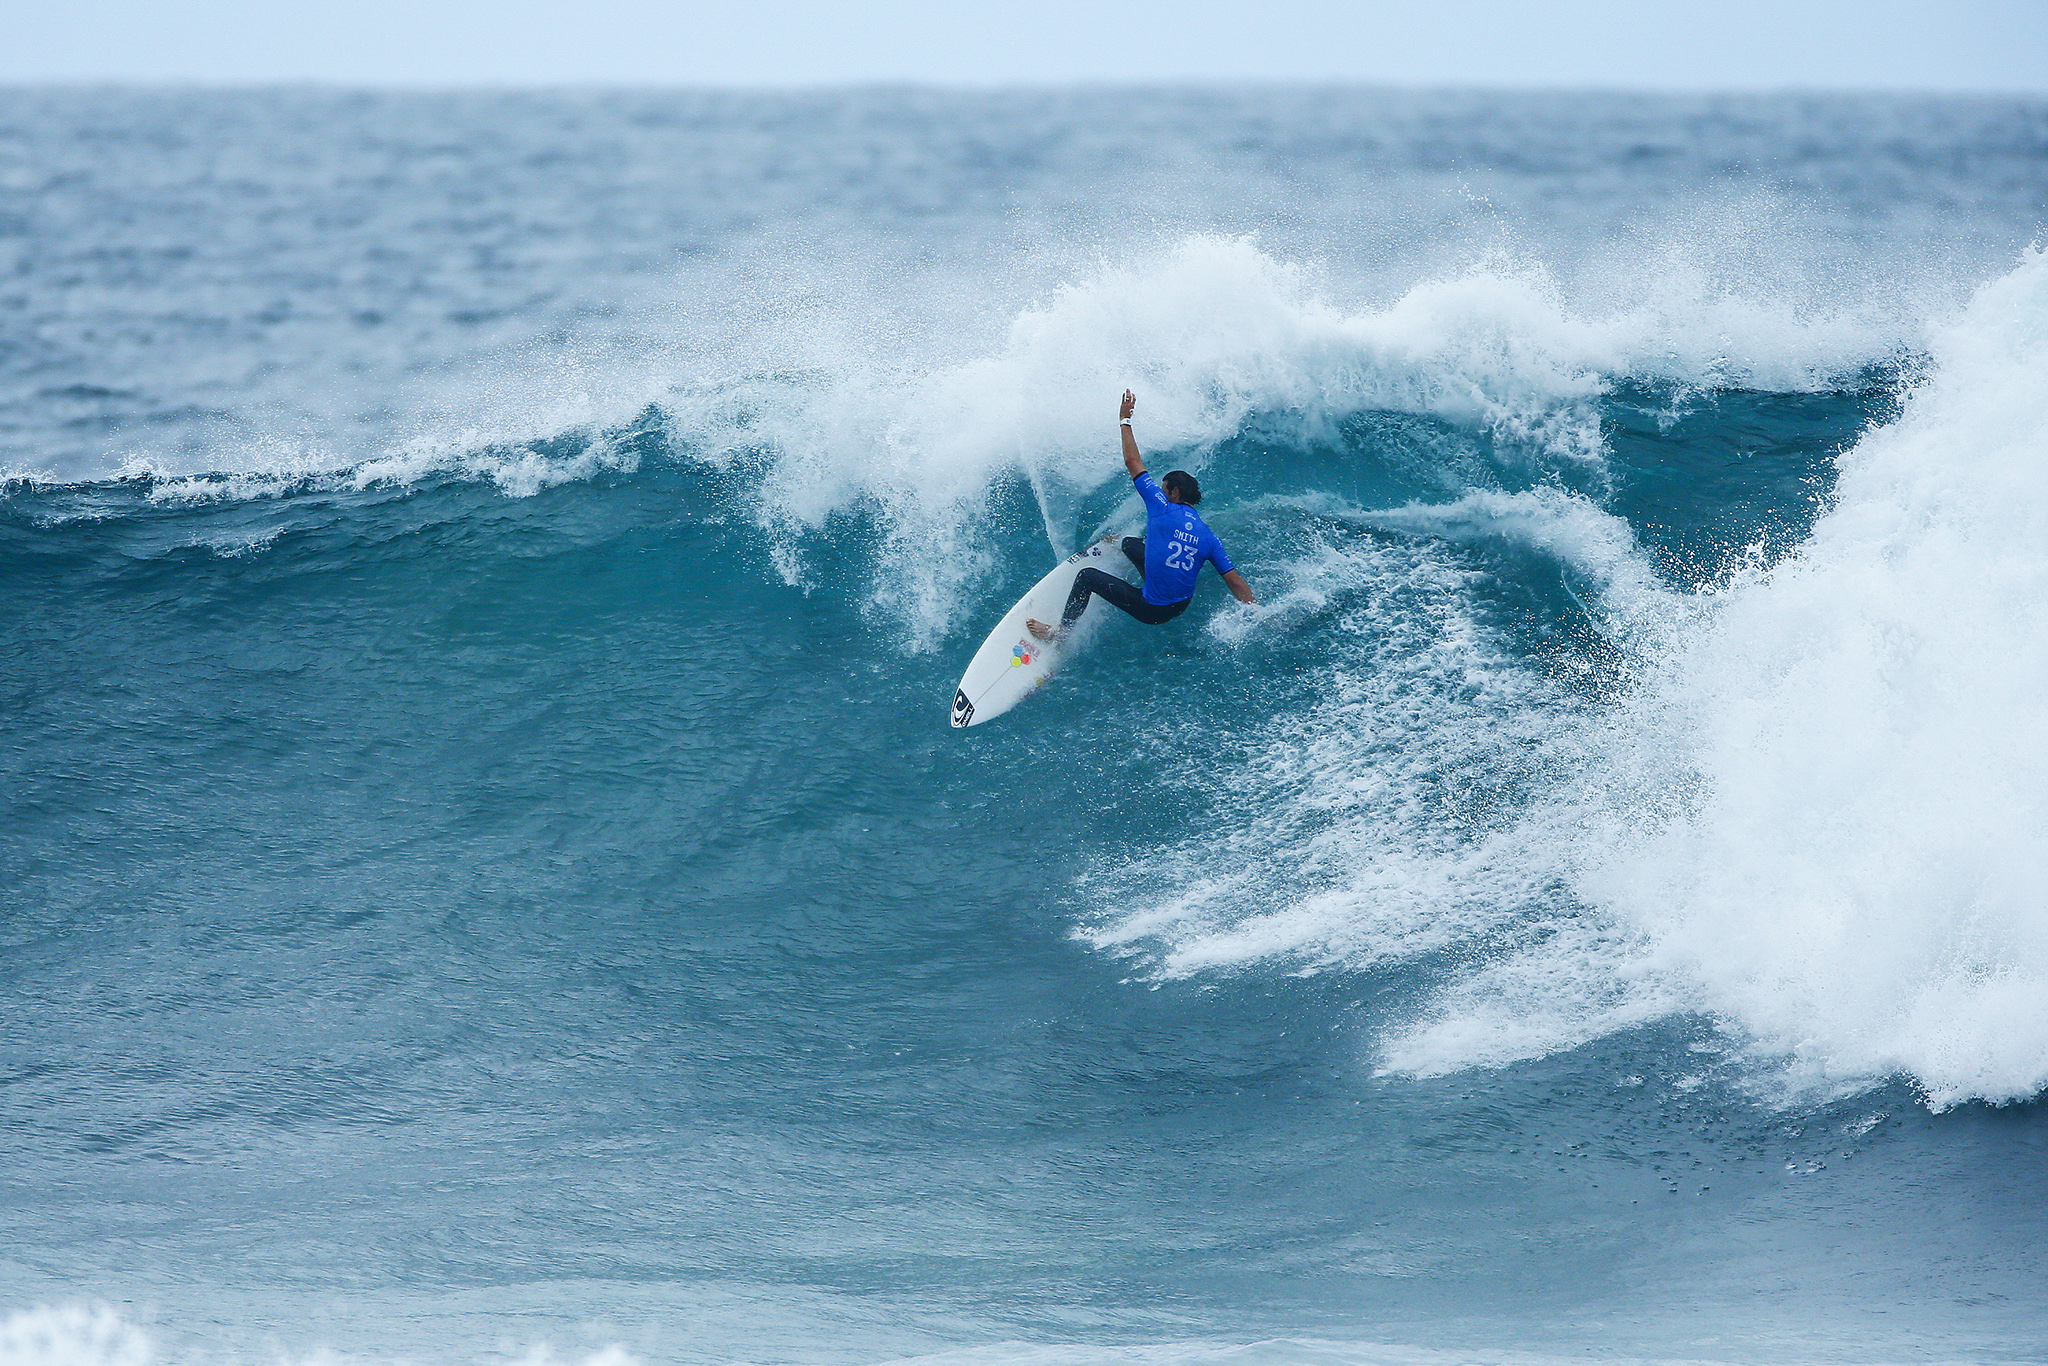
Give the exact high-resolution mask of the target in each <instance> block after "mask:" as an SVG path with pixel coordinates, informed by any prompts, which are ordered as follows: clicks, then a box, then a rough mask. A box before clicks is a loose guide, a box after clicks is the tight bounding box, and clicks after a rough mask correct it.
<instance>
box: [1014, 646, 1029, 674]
mask: <svg viewBox="0 0 2048 1366" xmlns="http://www.w3.org/2000/svg"><path fill="white" fill-rule="evenodd" d="M1030 662H1031V647H1030V646H1028V645H1026V644H1025V643H1024V642H1023V641H1021V640H1020V641H1018V642H1017V643H1016V644H1015V645H1012V646H1011V647H1010V667H1011V668H1013V669H1015V668H1017V667H1019V666H1021V665H1025V664H1029V663H1030Z"/></svg>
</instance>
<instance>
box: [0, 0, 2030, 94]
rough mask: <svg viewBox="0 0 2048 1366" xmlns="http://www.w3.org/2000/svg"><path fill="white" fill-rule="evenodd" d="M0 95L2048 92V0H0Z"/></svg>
mask: <svg viewBox="0 0 2048 1366" xmlns="http://www.w3.org/2000/svg"><path fill="white" fill-rule="evenodd" d="M0 35H4V40H0V81H5V82H23V81H29V82H39V81H98V80H116V81H202V82H210V83H215V82H227V83H242V82H271V81H304V80H313V81H327V82H340V83H365V84H401V85H491V84H593V83H595V84H632V85H727V86H762V85H765V86H791V85H810V84H821V83H832V84H837V83H847V82H871V81H915V82H921V83H931V84H940V85H970V86H978V85H993V84H1037V83H1064V82H1090V83H1095V82H1130V83H1139V82H1151V81H1174V80H1254V81H1303V80H1307V81H1316V80H1344V81H1361V82H1370V83H1391V84H1401V85H1509V86H1562V87H1583V86H1599V87H1631V88H1652V89H1679V90H1699V89H1743V90H1754V89H1783V88H1812V89H1843V88H1850V89H1859V88H1862V89H1901V90H1941V91H2028V92H2048V0H1912V2H1910V3H1909V2H1908V0H1714V2H1713V3H1704V2H1703V0H1663V2H1662V3H1659V0H1639V2H1638V3H1633V4H1619V3H1614V2H1613V0H1550V2H1549V3H1545V2H1544V0H1354V2H1353V3H1342V2H1341V0H1030V2H1029V3H1013V4H987V3H968V2H960V3H943V2H942V0H881V2H880V3H869V4H848V3H833V2H832V0H723V2H721V3H694V2H693V3H673V0H670V2H667V3H664V0H578V2H577V3H567V2H566V0H322V3H304V2H303V0H179V2H178V3H176V4H172V3H168V2H167V0H0Z"/></svg>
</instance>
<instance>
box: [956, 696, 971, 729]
mask: <svg viewBox="0 0 2048 1366" xmlns="http://www.w3.org/2000/svg"><path fill="white" fill-rule="evenodd" d="M973 720H974V704H973V703H972V702H970V701H968V700H967V691H966V689H964V688H955V689H953V724H954V725H956V726H964V725H967V724H969V723H970V722H972V721H973Z"/></svg>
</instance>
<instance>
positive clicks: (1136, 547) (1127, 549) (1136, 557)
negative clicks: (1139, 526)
mask: <svg viewBox="0 0 2048 1366" xmlns="http://www.w3.org/2000/svg"><path fill="white" fill-rule="evenodd" d="M1119 548H1120V549H1121V550H1122V551H1123V552H1124V558H1125V559H1127V560H1129V561H1130V562H1131V563H1132V564H1134V565H1136V566H1138V572H1139V573H1140V574H1142V573H1144V572H1145V538H1144V537H1143V536H1126V537H1124V539H1123V544H1122V546H1121V547H1119Z"/></svg>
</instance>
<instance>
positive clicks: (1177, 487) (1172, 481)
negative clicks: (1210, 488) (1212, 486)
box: [1159, 470, 1202, 507]
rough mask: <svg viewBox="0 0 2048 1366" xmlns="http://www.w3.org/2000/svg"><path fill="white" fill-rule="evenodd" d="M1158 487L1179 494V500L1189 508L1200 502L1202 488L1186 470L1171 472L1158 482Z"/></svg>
mask: <svg viewBox="0 0 2048 1366" xmlns="http://www.w3.org/2000/svg"><path fill="white" fill-rule="evenodd" d="M1159 487H1161V488H1163V489H1167V490H1170V491H1171V492H1174V493H1177V494H1179V495H1180V500H1181V501H1182V502H1183V503H1186V504H1187V505H1188V506H1189V507H1193V506H1194V505H1195V504H1197V503H1199V502H1201V501H1202V486H1201V485H1200V484H1198V483H1196V482H1195V476H1193V475H1192V474H1189V473H1188V472H1187V471H1186V470H1174V471H1172V472H1171V473H1169V474H1168V475H1167V476H1166V477H1165V478H1164V479H1162V480H1160V481H1159Z"/></svg>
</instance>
